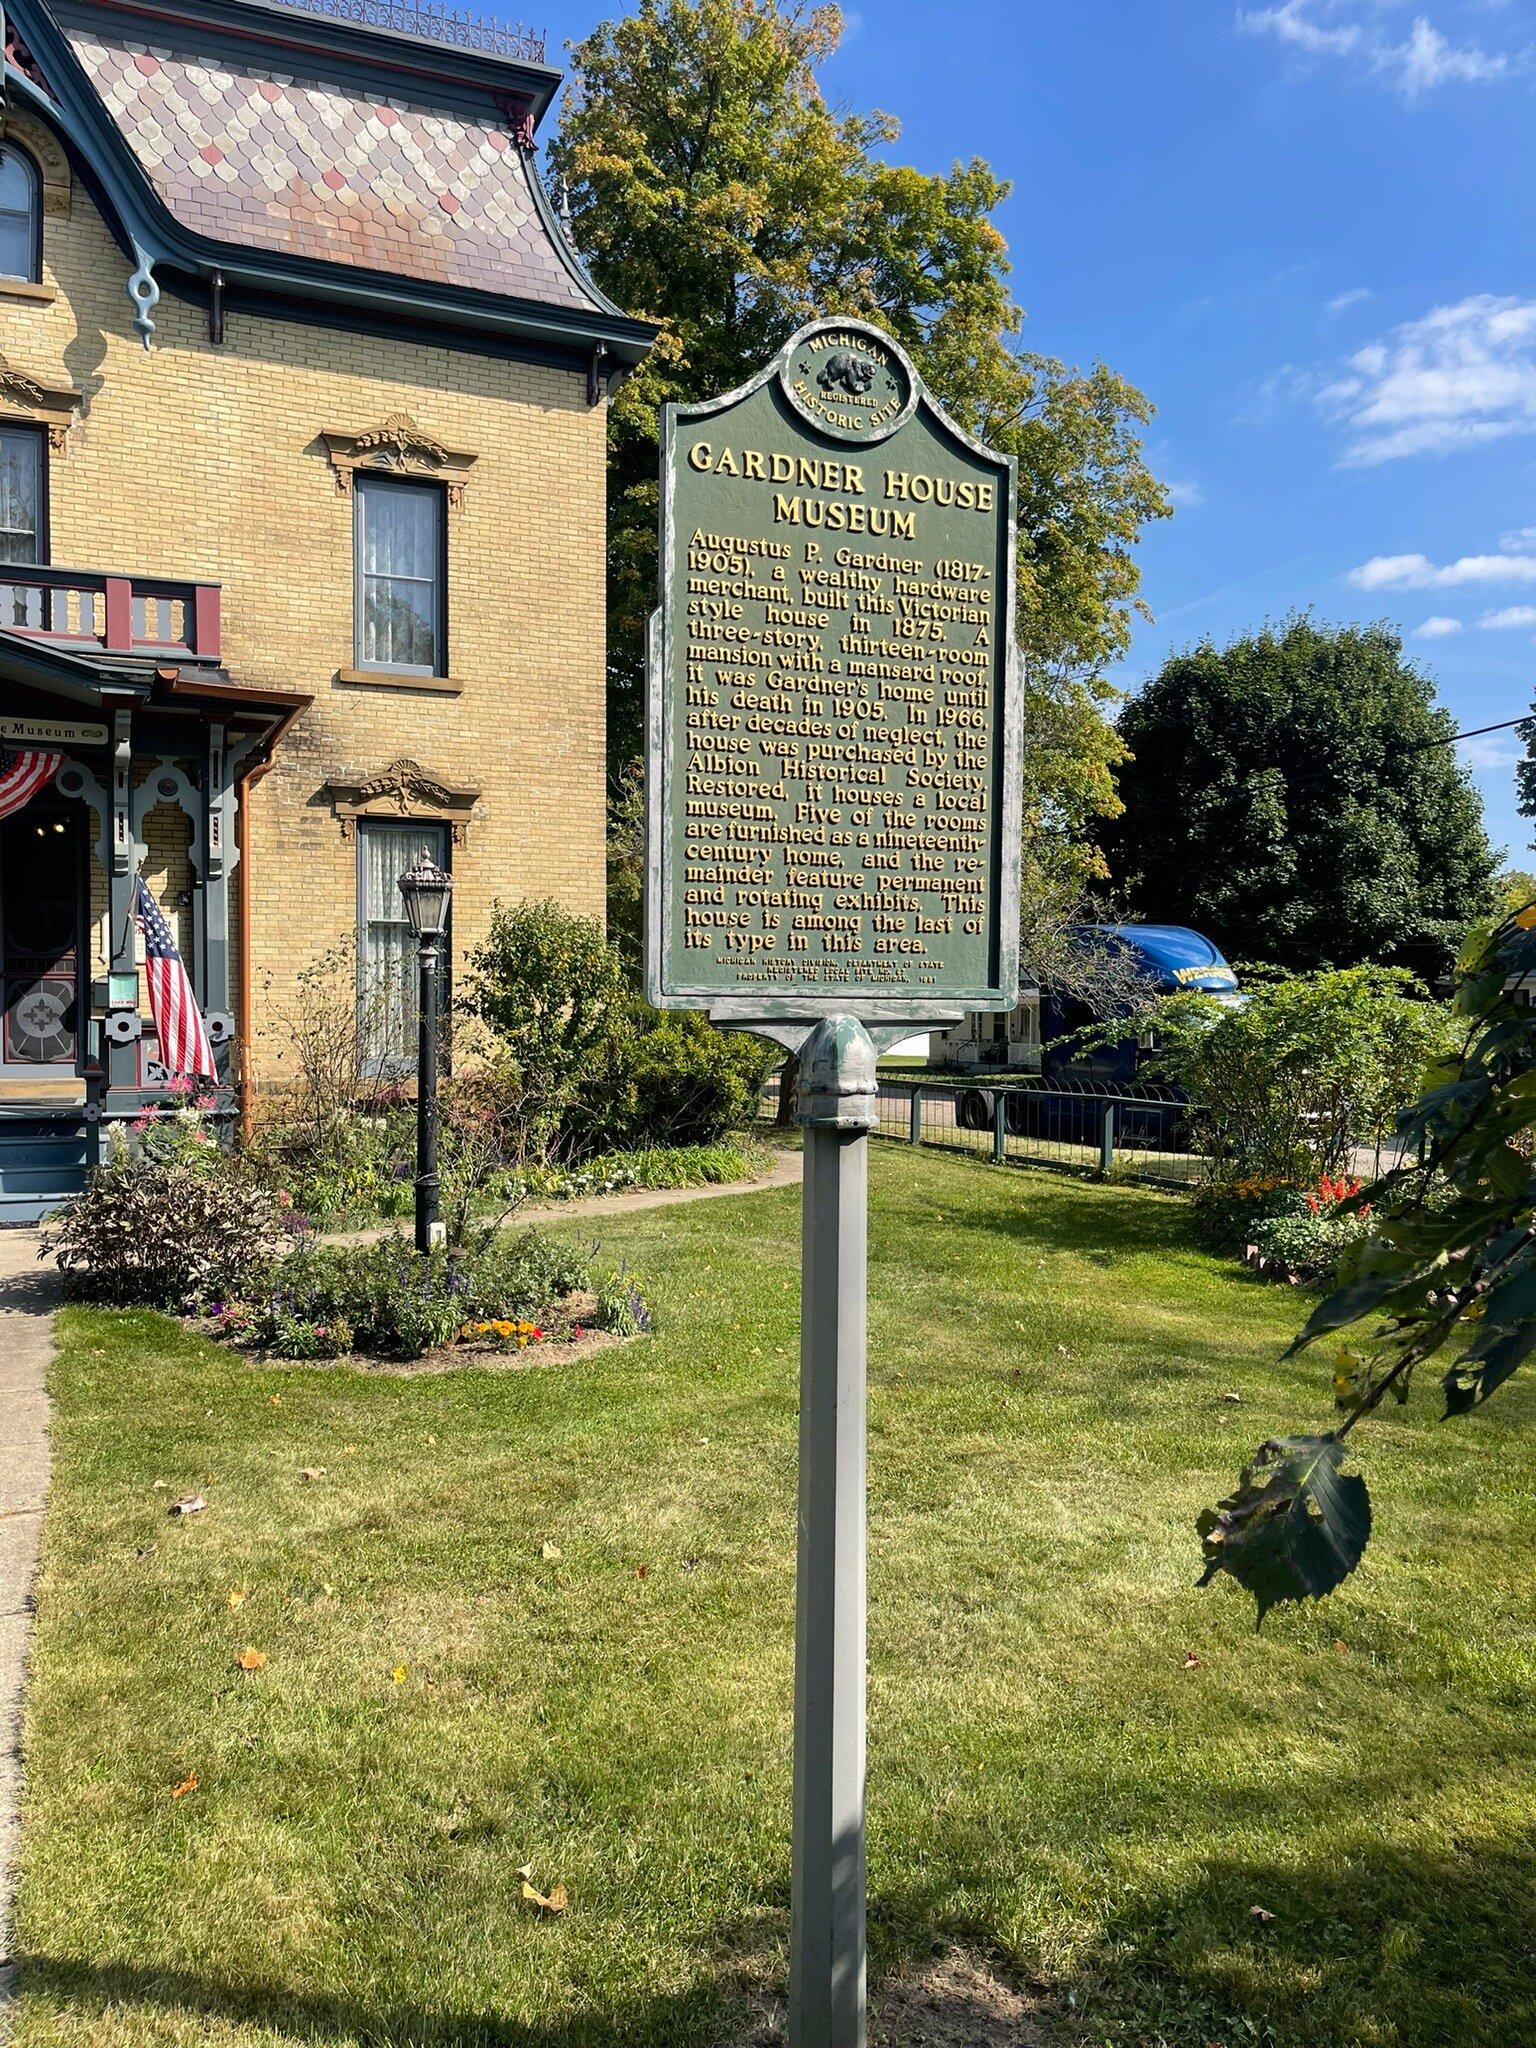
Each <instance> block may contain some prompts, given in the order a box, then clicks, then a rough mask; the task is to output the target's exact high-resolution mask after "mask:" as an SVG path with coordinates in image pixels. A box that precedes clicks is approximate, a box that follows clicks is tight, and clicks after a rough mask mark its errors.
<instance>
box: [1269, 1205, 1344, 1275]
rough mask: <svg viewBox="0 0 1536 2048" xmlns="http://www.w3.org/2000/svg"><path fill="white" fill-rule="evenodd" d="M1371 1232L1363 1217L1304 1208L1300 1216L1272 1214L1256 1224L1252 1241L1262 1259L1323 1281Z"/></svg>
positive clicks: (1289, 1270)
mask: <svg viewBox="0 0 1536 2048" xmlns="http://www.w3.org/2000/svg"><path fill="white" fill-rule="evenodd" d="M1370 1232H1371V1226H1370V1224H1369V1222H1368V1221H1367V1220H1366V1219H1365V1217H1363V1216H1359V1215H1356V1214H1353V1213H1343V1214H1341V1213H1338V1212H1336V1211H1335V1212H1329V1211H1328V1210H1326V1209H1323V1210H1319V1211H1318V1212H1317V1213H1316V1214H1315V1215H1314V1214H1312V1213H1311V1212H1310V1211H1306V1210H1303V1212H1302V1213H1301V1214H1300V1215H1299V1216H1297V1215H1291V1216H1270V1217H1267V1218H1265V1219H1264V1220H1263V1221H1261V1222H1259V1223H1256V1224H1255V1225H1254V1227H1253V1235H1252V1237H1251V1239H1250V1242H1251V1243H1252V1244H1253V1246H1254V1247H1255V1249H1256V1250H1257V1251H1258V1253H1259V1256H1260V1257H1261V1258H1263V1259H1266V1260H1268V1261H1270V1262H1271V1263H1272V1264H1274V1265H1278V1266H1283V1267H1284V1268H1285V1271H1286V1272H1287V1274H1293V1275H1294V1276H1295V1277H1296V1278H1297V1279H1298V1280H1309V1281H1323V1280H1327V1279H1328V1278H1330V1277H1331V1275H1332V1273H1333V1270H1334V1268H1335V1267H1336V1266H1337V1265H1338V1263H1339V1260H1340V1259H1341V1258H1342V1257H1343V1255H1344V1253H1345V1252H1346V1251H1347V1250H1348V1249H1349V1247H1350V1246H1351V1245H1354V1244H1358V1243H1359V1242H1360V1240H1361V1239H1362V1238H1364V1237H1369V1235H1370Z"/></svg>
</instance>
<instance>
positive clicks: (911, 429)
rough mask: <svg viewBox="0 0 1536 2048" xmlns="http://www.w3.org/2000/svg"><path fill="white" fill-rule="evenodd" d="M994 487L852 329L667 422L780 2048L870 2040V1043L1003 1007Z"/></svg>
mask: <svg viewBox="0 0 1536 2048" xmlns="http://www.w3.org/2000/svg"><path fill="white" fill-rule="evenodd" d="M1016 495H1017V493H1016V483H1015V475H1014V466H1013V463H1012V461H1011V459H1009V458H1007V457H1004V456H1000V455H996V454H994V453H993V452H992V451H991V450H990V449H987V448H984V447H982V446H981V445H980V444H979V443H978V442H975V441H973V440H971V439H970V437H969V436H968V435H966V434H964V433H963V432H962V431H961V430H960V428H958V427H957V426H956V425H955V424H954V422H953V421H951V420H950V419H949V418H948V417H947V416H946V415H945V414H944V413H943V411H942V410H941V409H940V408H939V407H938V406H937V405H936V404H935V403H934V401H933V399H932V398H931V396H930V395H929V394H928V393H927V392H926V391H925V390H924V389H923V386H922V383H921V381H920V379H919V378H918V376H917V373H916V371H915V370H914V369H913V367H912V364H911V363H910V362H909V361H908V359H907V357H906V355H905V354H904V353H903V351H902V350H901V349H900V348H899V347H898V345H897V344H896V343H895V342H894V341H892V340H891V338H890V337H889V336H888V335H885V334H882V333H881V332H880V331H879V330H878V329H876V328H873V327H870V326H868V325H867V324H866V323H865V322H862V321H857V320H823V321H817V322H815V323H813V324H812V325H811V326H809V327H806V328H803V329H802V330H801V331H800V333H798V334H797V335H795V336H794V337H793V338H792V339H791V340H790V341H789V342H788V343H787V344H786V346H785V348H784V349H783V350H782V351H781V353H780V355H779V356H778V358H777V359H776V361H775V362H773V363H771V364H770V365H768V366H767V367H766V368H765V369H764V370H762V371H761V372H760V373H759V374H758V375H757V376H756V377H754V378H753V379H752V380H751V382H750V383H748V384H746V385H744V386H743V387H742V388H741V390H739V391H735V392H732V393H730V394H729V395H728V396H727V397H724V398H720V399H715V400H712V401H709V402H707V403H705V404H702V405H691V406H674V407H669V408H667V410H666V412H665V414H664V420H663V448H662V532H661V559H662V604H661V609H660V610H659V611H658V612H657V614H656V615H655V618H654V619H653V620H652V625H651V637H650V660H649V664H648V679H647V776H646V783H647V809H646V815H647V835H648V853H647V867H648V877H647V905H646V985H647V993H648V994H649V996H650V999H651V1001H652V1002H653V1003H655V1004H656V1005H658V1007H662V1008H691V1009H702V1010H704V1011H706V1012H707V1013H708V1015H709V1017H710V1020H711V1022H713V1023H715V1024H717V1025H719V1026H721V1027H722V1028H730V1029H736V1030H742V1031H755V1032H758V1033H760V1034H762V1035H764V1036H766V1037H770V1038H773V1039H775V1040H777V1041H778V1043H780V1044H781V1045H783V1046H785V1047H787V1048H788V1049H789V1050H790V1051H791V1052H793V1053H796V1054H798V1056H799V1059H800V1106H799V1119H800V1122H801V1123H802V1125H803V1126H804V1128H805V1184H804V1196H803V1201H804V1210H803V1223H802V1232H803V1242H802V1265H803V1286H802V1306H801V1337H800V1479H799V1519H798V1541H797V1567H796V1571H797V1576H796V1625H795V1755H794V1851H793V1853H794V1868H793V1884H792V1904H791V1930H790V1981H789V2031H790V2041H791V2044H792V2048H865V2041H866V2019H865V1953H864V1951H865V1852H864V1727H865V1706H864V1691H865V1262H866V1251H867V1206H868V1195H867V1190H868V1151H869V1133H870V1131H871V1130H873V1129H874V1128H875V1127H876V1123H877V1120H878V1118H877V1108H878V1087H877V1076H876V1064H875V1062H876V1054H877V1050H880V1049H884V1048H886V1047H888V1046H890V1045H892V1044H894V1043H895V1042H896V1041H898V1040H899V1039H901V1038H904V1037H906V1036H908V1035H910V1034H911V1033H912V1032H913V1031H914V1030H920V1029H922V1028H924V1027H928V1026H933V1025H939V1024H952V1023H957V1022H959V1021H960V1019H961V1018H962V1017H963V1016H964V1015H965V1014H966V1012H967V1011H971V1010H1008V1009H1012V1008H1013V1006H1014V1004H1015V1002H1016V1001H1017V999H1018V876H1019V835H1020V810H1021V804H1022V780H1021V751H1022V735H1021V727H1020V699H1019V689H1018V674H1017V661H1016V657H1015V654H1014V640H1013V602H1014V519H1013V507H1014V502H1015V498H1016Z"/></svg>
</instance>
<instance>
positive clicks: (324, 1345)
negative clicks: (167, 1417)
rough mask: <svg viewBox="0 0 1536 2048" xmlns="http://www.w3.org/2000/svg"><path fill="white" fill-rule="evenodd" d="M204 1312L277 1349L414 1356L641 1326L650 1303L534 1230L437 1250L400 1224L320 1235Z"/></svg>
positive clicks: (308, 1356) (456, 1354)
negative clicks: (328, 1239) (396, 1229)
mask: <svg viewBox="0 0 1536 2048" xmlns="http://www.w3.org/2000/svg"><path fill="white" fill-rule="evenodd" d="M199 1320H200V1322H201V1325H202V1327H203V1328H204V1329H205V1330H207V1331H208V1332H209V1334H211V1335H214V1336H217V1337H220V1338H223V1339H226V1340H228V1341H231V1342H234V1343H237V1344H239V1345H241V1346H242V1347H244V1348H246V1349H248V1350H251V1351H254V1352H257V1353H259V1354H261V1355H262V1356H264V1357H268V1358H283V1359H295V1360H317V1359H319V1360H332V1359H339V1358H346V1357H353V1356H355V1357H359V1358H362V1359H371V1360H374V1361H382V1362H395V1363H401V1364H404V1363H413V1362H415V1361H417V1360H420V1359H423V1358H427V1357H429V1356H430V1357H433V1358H435V1359H437V1360H438V1361H439V1362H441V1361H442V1360H443V1359H446V1358H457V1359H460V1360H462V1359H464V1358H467V1357H469V1356H472V1355H481V1356H483V1355H486V1354H496V1355H498V1356H505V1355H508V1354H511V1355H514V1356H515V1355H516V1354H518V1353H521V1352H526V1351H529V1350H531V1349H536V1348H537V1349H541V1350H543V1351H546V1352H547V1351H548V1350H550V1349H552V1348H553V1347H565V1348H567V1349H568V1348H569V1347H571V1346H573V1345H580V1344H590V1342H591V1340H592V1339H594V1338H598V1337H603V1338H606V1339H609V1340H611V1339H613V1338H616V1337H631V1336H638V1335H641V1334H643V1332H644V1331H646V1330H647V1329H649V1327H650V1310H649V1306H648V1304H647V1303H646V1300H645V1296H644V1293H643V1291H642V1290H641V1288H640V1287H639V1285H638V1283H637V1282H636V1281H635V1280H634V1278H633V1277H632V1276H631V1275H630V1274H629V1273H628V1272H626V1271H624V1270H622V1269H621V1270H620V1271H618V1272H616V1273H607V1274H603V1273H599V1272H597V1271H596V1270H594V1266H593V1260H592V1258H591V1256H589V1255H588V1254H586V1253H583V1252H581V1251H579V1250H578V1249H577V1248H576V1247H574V1246H571V1245H566V1244H561V1243H559V1242H557V1241H556V1240H554V1239H552V1238H548V1237H546V1236H544V1235H543V1233H542V1232H540V1231H537V1230H525V1231H521V1232H518V1233H516V1234H515V1235H514V1234H512V1233H506V1234H503V1235H501V1236H498V1235H496V1234H494V1233H486V1234H484V1235H483V1236H482V1237H481V1238H480V1239H479V1240H478V1241H477V1242H475V1243H474V1244H472V1245H468V1246H464V1247H461V1248H460V1249H458V1250H457V1251H454V1252H449V1251H446V1250H441V1251H435V1252H433V1253H432V1254H431V1255H430V1256H429V1257H427V1258H422V1257H421V1256H420V1255H419V1254H418V1253H417V1252H416V1251H415V1250H414V1249H413V1247H412V1246H411V1245H410V1243H409V1242H408V1241H407V1240H406V1239H405V1238H404V1237H403V1236H399V1235H396V1236H392V1237H387V1238H383V1239H381V1240H379V1241H378V1242H377V1243H374V1244H369V1245H355V1246H346V1247H342V1246H333V1245H322V1244H319V1243H317V1242H315V1241H314V1240H313V1239H310V1240H309V1241H307V1242H306V1243H304V1244H302V1245H301V1246H300V1248H299V1249H298V1250H296V1251H294V1252H291V1253H290V1254H289V1255H288V1256H287V1257H286V1258H283V1259H280V1260H278V1261H276V1262H275V1263H274V1264H273V1265H272V1266H271V1267H270V1269H269V1270H268V1271H267V1273H266V1274H265V1276H264V1279H263V1283H262V1285H261V1287H260V1288H258V1289H253V1290H252V1291H251V1292H250V1293H249V1294H248V1295H247V1296H246V1297H245V1298H243V1299H240V1300H236V1301H215V1302H211V1303H209V1304H208V1305H207V1312H206V1314H204V1315H203V1316H201V1317H200V1319H199Z"/></svg>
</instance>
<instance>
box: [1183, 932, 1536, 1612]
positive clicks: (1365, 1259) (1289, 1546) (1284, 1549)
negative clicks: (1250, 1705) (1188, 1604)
mask: <svg viewBox="0 0 1536 2048" xmlns="http://www.w3.org/2000/svg"><path fill="white" fill-rule="evenodd" d="M1533 975H1536V907H1533V908H1531V909H1527V910H1523V911H1521V912H1519V913H1518V914H1517V915H1515V916H1513V917H1509V918H1506V919H1505V920H1504V922H1503V923H1502V924H1500V925H1499V926H1497V928H1496V929H1494V930H1493V931H1492V932H1489V931H1488V930H1487V929H1486V928H1484V929H1483V930H1480V931H1479V932H1477V933H1475V934H1474V935H1473V938H1472V939H1471V940H1470V941H1469V943H1468V946H1467V950H1466V952H1465V953H1464V955H1463V959H1462V965H1461V969H1460V976H1459V987H1458V990H1457V994H1456V1005H1455V1006H1456V1010H1457V1013H1458V1015H1460V1016H1461V1017H1462V1018H1464V1019H1465V1020H1466V1022H1465V1026H1464V1035H1463V1038H1462V1042H1461V1045H1460V1047H1459V1048H1458V1050H1457V1051H1456V1052H1455V1053H1454V1054H1453V1055H1452V1057H1450V1058H1449V1059H1448V1060H1446V1061H1445V1062H1444V1064H1443V1065H1442V1066H1441V1068H1440V1069H1439V1070H1438V1071H1436V1072H1432V1074H1431V1076H1430V1085H1429V1087H1428V1090H1427V1092H1426V1093H1425V1094H1424V1095H1423V1097H1422V1098H1421V1099H1420V1101H1419V1103H1418V1104H1417V1106H1416V1107H1415V1108H1414V1109H1413V1110H1412V1111H1411V1112H1410V1113H1409V1114H1408V1116H1407V1117H1406V1118H1405V1119H1404V1120H1403V1125H1402V1130H1403V1135H1404V1138H1405V1140H1406V1153H1405V1157H1406V1159H1407V1160H1408V1162H1409V1163H1408V1164H1406V1165H1404V1166H1402V1167H1400V1168H1398V1169H1397V1170H1396V1171H1395V1172H1393V1173H1389V1174H1387V1175H1386V1176H1385V1177H1384V1178H1383V1179H1382V1180H1380V1181H1378V1182H1377V1183H1376V1185H1375V1186H1374V1187H1371V1188H1366V1189H1363V1190H1362V1191H1361V1192H1360V1193H1359V1194H1358V1195H1357V1196H1355V1197H1354V1199H1353V1201H1352V1202H1350V1203H1346V1205H1345V1207H1346V1208H1347V1209H1353V1210H1355V1211H1356V1212H1357V1213H1358V1212H1363V1211H1364V1210H1365V1209H1366V1208H1370V1209H1371V1210H1372V1211H1373V1213H1374V1216H1375V1218H1376V1228H1375V1230H1374V1231H1373V1232H1372V1234H1371V1235H1370V1236H1369V1237H1367V1238H1365V1239H1364V1240H1363V1241H1362V1242H1361V1243H1360V1244H1359V1245H1358V1246H1357V1247H1356V1248H1355V1249H1354V1250H1353V1251H1352V1252H1350V1253H1347V1254H1346V1257H1345V1261H1344V1264H1343V1266H1342V1268H1341V1274H1340V1284H1339V1285H1338V1286H1337V1287H1336V1288H1335V1289H1334V1291H1333V1292H1332V1293H1331V1294H1330V1295H1328V1297H1327V1298H1326V1300H1324V1301H1322V1302H1320V1303H1319V1304H1318V1306H1317V1307H1316V1308H1315V1309H1314V1310H1313V1311H1312V1314H1311V1316H1310V1317H1309V1319H1308V1321H1307V1325H1306V1327H1305V1329H1304V1330H1303V1331H1302V1332H1301V1335H1300V1336H1299V1337H1298V1338H1297V1339H1296V1341H1295V1343H1294V1344H1293V1345H1292V1346H1291V1350H1292V1351H1293V1352H1294V1351H1300V1350H1301V1349H1302V1348H1303V1347H1304V1346H1306V1345H1309V1344H1315V1343H1318V1342H1320V1341H1321V1340H1322V1339H1324V1338H1330V1337H1334V1336H1336V1335H1337V1334H1338V1333H1339V1332H1340V1331H1343V1330H1346V1329H1349V1328H1350V1327H1351V1326H1353V1325H1355V1324H1359V1323H1368V1322H1373V1321H1374V1322H1376V1323H1377V1325H1378V1327H1377V1328H1376V1329H1375V1330H1374V1331H1373V1332H1371V1333H1370V1334H1369V1336H1368V1338H1367V1339H1366V1342H1365V1344H1364V1347H1363V1348H1362V1347H1361V1346H1359V1345H1355V1346H1350V1347H1347V1348H1345V1349H1343V1350H1341V1353H1340V1356H1339V1358H1338V1361H1337V1369H1336V1375H1335V1385H1336V1387H1338V1388H1339V1389H1340V1390H1341V1404H1342V1405H1343V1406H1344V1407H1345V1409H1346V1410H1347V1412H1346V1414H1345V1416H1344V1419H1343V1420H1342V1422H1340V1424H1339V1425H1338V1427H1337V1428H1335V1429H1333V1430H1330V1431H1327V1432H1326V1433H1324V1434H1321V1435H1316V1436H1292V1437H1272V1438H1270V1439H1269V1441H1268V1442H1266V1443H1263V1444H1261V1445H1260V1446H1259V1448H1258V1450H1257V1452H1256V1453H1255V1454H1254V1458H1253V1460H1252V1462H1251V1463H1250V1464H1249V1465H1248V1466H1247V1467H1246V1468H1245V1469H1244V1472H1243V1475H1242V1478H1241V1480H1240V1482H1239V1484H1238V1486H1237V1488H1236V1490H1235V1491H1234V1492H1233V1493H1231V1494H1230V1495H1228V1497H1227V1498H1226V1499H1225V1500H1223V1501H1221V1502H1220V1503H1219V1504H1218V1505H1217V1506H1216V1507H1214V1508H1207V1509H1206V1510H1205V1512H1204V1513H1203V1514H1202V1515H1201V1516H1200V1519H1199V1522H1198V1525H1197V1526H1198V1529H1199V1532H1200V1536H1201V1539H1202V1543H1203V1546H1204V1551H1205V1573H1204V1576H1203V1578H1202V1580H1201V1583H1202V1585H1204V1584H1208V1583H1209V1582H1210V1581H1211V1580H1212V1579H1213V1578H1215V1576H1216V1575H1217V1574H1218V1573H1219V1572H1228V1573H1230V1574H1231V1576H1232V1577H1233V1578H1235V1579H1236V1580H1237V1581H1238V1582H1239V1584H1241V1585H1243V1586H1245V1587H1246V1588H1247V1589H1248V1590H1249V1591H1250V1592H1251V1593H1252V1594H1253V1595H1254V1597H1255V1599H1256V1600H1257V1602H1258V1607H1259V1618H1260V1620H1262V1619H1263V1617H1264V1614H1265V1611H1266V1610H1267V1609H1268V1608H1269V1607H1270V1606H1272V1605H1273V1604H1274V1603H1275V1602H1276V1601H1279V1600H1302V1599H1307V1598H1312V1599H1317V1598H1320V1597H1321V1596H1322V1595H1323V1594H1325V1593H1329V1592H1332V1591H1333V1589H1334V1588H1335V1587H1336V1586H1338V1585H1339V1584H1341V1583H1342V1581H1343V1580H1344V1579H1345V1578H1346V1577H1347V1576H1348V1575H1349V1573H1350V1572H1351V1571H1353V1570H1354V1568H1355V1566H1356V1565H1357V1564H1358V1563H1359V1561H1360V1556H1361V1553H1362V1552H1363V1550H1364V1548H1365V1545H1366V1542H1367V1540H1368V1538H1369V1536H1370V1530H1371V1504H1370V1495H1369V1493H1368V1491H1367V1489H1366V1484H1365V1481H1364V1479H1363V1478H1361V1477H1360V1475H1359V1474H1358V1473H1350V1472H1346V1471H1345V1469H1344V1459H1345V1445H1346V1440H1347V1438H1348V1437H1349V1435H1350V1432H1351V1431H1352V1430H1353V1429H1354V1427H1355V1425H1356V1424H1357V1423H1358V1422H1360V1421H1361V1420H1362V1419H1363V1418H1364V1417H1365V1416H1367V1415H1369V1414H1370V1413H1371V1411H1372V1409H1374V1408H1375V1407H1377V1406H1378V1405H1379V1403H1380V1402H1381V1401H1383V1400H1384V1399H1385V1398H1386V1396H1387V1395H1388V1394H1389V1393H1390V1394H1392V1395H1394V1396H1395V1397H1396V1398H1397V1399H1399V1400H1406V1399H1407V1398H1408V1394H1409V1390H1410V1384H1411V1382H1412V1380H1413V1377H1414V1375H1415V1373H1416V1372H1417V1370H1418V1368H1419V1367H1420V1366H1421V1365H1424V1364H1426V1363H1427V1361H1428V1360H1430V1359H1431V1358H1434V1357H1436V1356H1438V1355H1439V1354H1441V1353H1444V1352H1445V1351H1447V1350H1448V1349H1454V1356H1453V1357H1452V1360H1451V1363H1450V1365H1449V1366H1448V1367H1447V1369H1446V1371H1445V1374H1444V1377H1443V1379H1442V1382H1441V1385H1442V1390H1443V1392H1444V1395H1445V1412H1446V1414H1447V1416H1452V1415H1462V1414H1467V1413H1471V1412H1473V1411H1475V1410H1476V1409H1479V1408H1481V1406H1482V1404H1483V1403H1484V1402H1485V1401H1487V1400H1488V1399H1489V1398H1490V1397H1491V1396H1492V1395H1493V1394H1495V1393H1497V1392H1498V1390H1499V1388H1500V1387H1502V1386H1503V1385H1504V1383H1505V1381H1507V1380H1508V1379H1509V1378H1510V1377H1511V1375H1512V1374H1514V1373H1515V1372H1516V1371H1517V1370H1518V1369H1519V1367H1520V1366H1521V1365H1523V1364H1524V1363H1525V1361H1526V1359H1527V1358H1529V1357H1530V1355H1531V1353H1532V1352H1533V1351H1536V1170H1533V1167H1532V1159H1531V1133H1532V1131H1533V1130H1536V1007H1533V1005H1532V1004H1531V1002H1530V1000H1529V997H1528V993H1527V990H1528V987H1529V985H1530V977H1532V976H1533Z"/></svg>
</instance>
